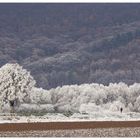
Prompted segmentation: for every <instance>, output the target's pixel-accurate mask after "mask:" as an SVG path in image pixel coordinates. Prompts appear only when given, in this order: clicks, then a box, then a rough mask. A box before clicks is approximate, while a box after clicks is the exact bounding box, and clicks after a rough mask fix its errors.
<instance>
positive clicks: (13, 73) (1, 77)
mask: <svg viewBox="0 0 140 140" xmlns="http://www.w3.org/2000/svg"><path fill="white" fill-rule="evenodd" d="M34 85H35V80H34V79H33V77H32V76H31V75H30V72H28V71H27V70H25V69H23V68H22V66H19V65H18V64H17V63H15V64H6V65H4V66H3V67H1V68H0V108H1V110H0V111H1V112H5V111H6V110H7V109H9V108H10V105H12V106H17V105H18V103H22V102H25V103H28V102H30V94H29V93H30V91H31V89H32V88H33V87H34Z"/></svg>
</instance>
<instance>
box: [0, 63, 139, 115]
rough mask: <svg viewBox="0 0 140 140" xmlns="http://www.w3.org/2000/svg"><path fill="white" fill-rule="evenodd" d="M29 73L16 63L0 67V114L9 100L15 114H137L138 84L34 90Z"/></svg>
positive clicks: (8, 106)
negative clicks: (13, 106) (106, 112)
mask: <svg viewBox="0 0 140 140" xmlns="http://www.w3.org/2000/svg"><path fill="white" fill-rule="evenodd" d="M35 83H36V82H35V80H34V79H33V77H32V76H31V75H30V73H29V72H28V71H27V70H25V69H23V68H22V67H21V66H19V65H18V64H16V63H15V64H6V65H4V66H3V67H1V68H0V100H1V112H8V111H9V110H10V105H9V101H11V100H16V101H17V102H16V104H15V112H30V113H32V112H37V113H41V112H44V113H68V114H74V113H87V114H88V113H89V114H90V113H94V112H101V113H102V112H103V111H109V112H120V108H123V112H126V113H127V112H138V113H139V112H140V84H138V83H135V84H133V85H130V86H128V85H127V84H125V83H118V84H112V83H110V84H109V86H104V85H102V84H96V83H92V84H81V85H65V86H62V87H57V88H52V89H50V90H44V89H42V88H37V87H35Z"/></svg>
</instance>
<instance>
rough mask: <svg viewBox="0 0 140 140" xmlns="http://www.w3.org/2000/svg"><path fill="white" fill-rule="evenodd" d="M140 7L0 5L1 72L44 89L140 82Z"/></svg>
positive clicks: (128, 5)
mask: <svg viewBox="0 0 140 140" xmlns="http://www.w3.org/2000/svg"><path fill="white" fill-rule="evenodd" d="M139 15H140V4H139V3H137V4H126V3H125V4H111V3H110V4H109V3H108V4H103V3H102V4H95V3H93V4H91V3H89V4H29V3H28V4H2V3H1V4H0V66H2V65H4V64H6V63H10V62H16V63H18V64H20V65H21V66H23V67H24V68H26V69H27V70H28V71H30V72H31V74H32V75H33V77H34V78H35V80H36V83H37V87H43V88H44V89H51V88H56V87H57V86H63V85H75V84H78V85H80V84H84V83H99V84H104V85H108V84H109V83H119V82H124V83H126V84H128V85H132V84H134V83H135V82H137V83H139V82H140V63H139V62H140V47H139V46H140V16H139Z"/></svg>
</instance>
